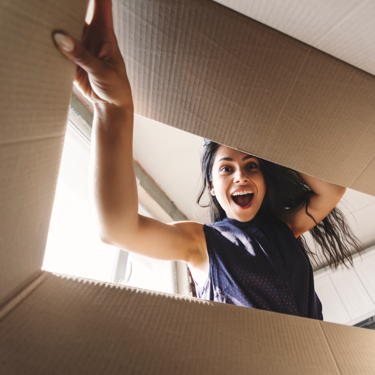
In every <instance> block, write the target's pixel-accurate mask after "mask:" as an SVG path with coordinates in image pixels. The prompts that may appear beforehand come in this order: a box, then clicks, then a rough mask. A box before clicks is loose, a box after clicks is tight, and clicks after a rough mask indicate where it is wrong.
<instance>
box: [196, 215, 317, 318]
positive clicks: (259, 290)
mask: <svg viewBox="0 0 375 375" xmlns="http://www.w3.org/2000/svg"><path fill="white" fill-rule="evenodd" d="M204 233H205V235H206V242H207V251H208V256H209V263H210V268H209V274H208V278H207V280H206V282H205V284H204V285H203V286H199V285H198V284H197V283H196V282H195V281H194V283H195V287H196V292H197V297H198V298H201V299H206V300H211V301H216V302H222V303H230V304H233V305H237V306H245V307H251V308H256V309H262V310H269V311H274V312H279V313H285V314H290V315H296V316H303V317H307V318H313V319H319V320H323V315H322V304H321V302H320V300H319V298H318V296H317V295H316V293H315V290H314V277H313V270H312V267H311V263H310V260H309V258H308V256H307V255H306V253H305V251H304V250H303V248H302V246H301V245H300V243H299V242H298V240H297V239H296V238H295V237H294V234H293V232H292V231H291V229H290V228H289V227H288V225H287V224H286V223H284V222H283V221H282V220H281V219H278V218H276V217H274V218H267V219H260V218H258V217H255V218H254V219H253V220H251V221H249V222H241V221H237V220H234V219H229V218H225V219H223V220H221V221H219V222H216V223H214V224H212V225H209V226H208V225H205V226H204Z"/></svg>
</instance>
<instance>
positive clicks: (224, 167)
mask: <svg viewBox="0 0 375 375" xmlns="http://www.w3.org/2000/svg"><path fill="white" fill-rule="evenodd" d="M231 170H232V168H231V167H229V166H228V165H224V166H223V167H221V168H220V172H230V171H231Z"/></svg>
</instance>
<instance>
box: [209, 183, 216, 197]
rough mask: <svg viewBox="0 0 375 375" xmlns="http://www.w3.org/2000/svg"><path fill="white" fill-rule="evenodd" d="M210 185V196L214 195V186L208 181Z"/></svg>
mask: <svg viewBox="0 0 375 375" xmlns="http://www.w3.org/2000/svg"><path fill="white" fill-rule="evenodd" d="M210 185H211V186H210V187H211V190H210V192H211V195H212V196H215V189H214V186H213V185H212V182H211V183H210Z"/></svg>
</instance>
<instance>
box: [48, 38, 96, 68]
mask: <svg viewBox="0 0 375 375" xmlns="http://www.w3.org/2000/svg"><path fill="white" fill-rule="evenodd" d="M53 37H54V40H55V42H56V45H57V47H58V48H59V50H60V51H61V52H62V53H63V54H64V55H65V56H66V57H67V58H68V59H69V60H71V61H73V62H74V63H75V64H77V65H78V66H80V67H81V68H82V69H83V70H85V71H86V72H87V73H95V71H98V70H99V69H100V62H99V61H98V60H97V59H96V58H95V57H94V56H93V55H92V54H91V53H90V52H89V51H87V49H86V48H84V47H83V46H82V45H81V44H79V43H78V42H77V41H76V40H74V39H73V38H72V37H70V36H68V35H66V34H62V33H55V34H54V35H53Z"/></svg>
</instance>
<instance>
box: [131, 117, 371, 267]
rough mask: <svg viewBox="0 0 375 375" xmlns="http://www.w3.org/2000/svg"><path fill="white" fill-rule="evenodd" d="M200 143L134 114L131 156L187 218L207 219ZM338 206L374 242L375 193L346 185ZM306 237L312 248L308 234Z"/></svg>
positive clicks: (355, 229) (362, 237) (360, 234)
mask: <svg viewBox="0 0 375 375" xmlns="http://www.w3.org/2000/svg"><path fill="white" fill-rule="evenodd" d="M203 144H204V142H203V139H202V138H200V137H197V136H195V135H192V134H190V133H186V132H183V131H181V130H178V129H175V128H173V127H170V126H167V125H164V124H161V123H158V122H156V121H153V120H150V119H147V118H145V117H141V116H138V115H136V116H135V129H134V158H135V159H136V160H137V161H138V162H139V163H140V164H141V165H142V167H143V168H144V169H145V170H146V171H147V173H148V174H149V175H150V176H151V177H152V178H153V179H154V180H155V182H156V183H157V184H158V185H159V187H160V188H161V189H162V190H163V191H164V192H165V194H166V195H167V196H168V197H169V199H170V200H171V201H173V203H174V204H175V205H176V206H177V207H178V208H179V209H180V211H182V213H183V214H184V215H185V216H186V217H187V219H189V220H194V221H198V222H203V223H209V218H208V215H207V210H206V209H202V208H199V207H198V206H197V204H196V199H197V196H198V193H199V188H200V184H201V173H200V155H201V152H202V149H203ZM339 207H340V208H341V209H342V211H343V213H344V214H345V216H346V219H347V221H348V223H349V225H350V227H351V228H352V230H353V232H354V233H355V234H356V235H357V237H358V238H359V239H360V240H361V241H362V242H363V244H364V247H365V248H367V247H369V246H372V245H374V244H375V230H374V228H375V197H373V196H370V195H367V194H363V193H360V192H357V191H354V190H351V189H347V191H346V193H345V195H344V197H343V198H342V200H341V202H340V203H339ZM307 240H308V244H309V246H310V248H311V249H314V245H313V243H312V241H311V238H309V236H307ZM321 266H322V265H321ZM321 266H320V267H321ZM320 267H314V269H316V268H320Z"/></svg>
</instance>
